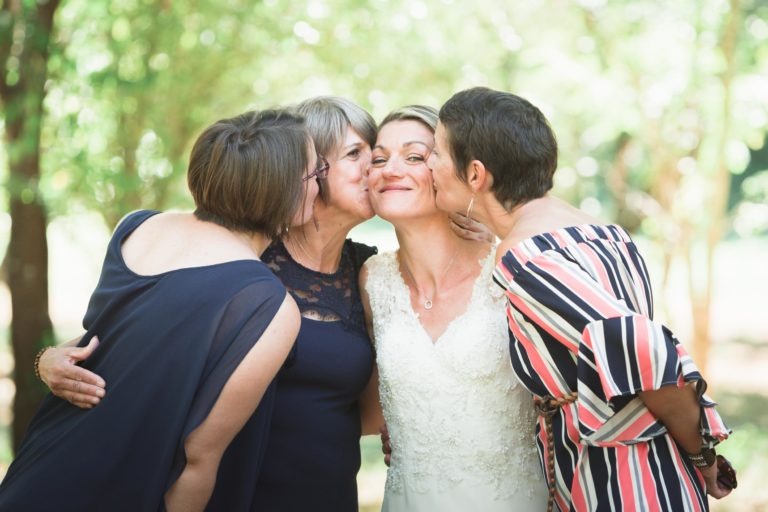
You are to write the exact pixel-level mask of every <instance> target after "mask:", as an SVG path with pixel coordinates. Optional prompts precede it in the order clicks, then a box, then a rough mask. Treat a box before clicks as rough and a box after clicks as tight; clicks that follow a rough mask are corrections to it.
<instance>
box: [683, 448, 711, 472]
mask: <svg viewBox="0 0 768 512" xmlns="http://www.w3.org/2000/svg"><path fill="white" fill-rule="evenodd" d="M686 455H687V456H688V460H690V461H691V464H693V465H694V466H696V467H697V468H700V469H703V468H708V467H709V466H711V465H712V464H714V463H715V461H716V460H717V455H716V454H715V449H714V448H702V449H701V451H700V452H699V453H695V454H691V453H686Z"/></svg>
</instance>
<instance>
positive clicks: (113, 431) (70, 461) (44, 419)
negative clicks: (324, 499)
mask: <svg viewBox="0 0 768 512" xmlns="http://www.w3.org/2000/svg"><path fill="white" fill-rule="evenodd" d="M155 213H157V212H150V211H140V212H136V213H134V214H131V215H130V216H128V217H127V218H126V219H125V220H124V221H123V222H122V223H121V225H120V226H118V228H117V229H116V230H115V233H114V235H113V237H112V239H111V241H110V242H109V246H108V249H107V255H106V258H105V260H104V266H103V268H102V273H101V278H100V280H99V283H98V285H97V287H96V290H95V291H94V292H93V295H92V296H91V301H90V304H89V306H88V312H87V313H86V315H85V319H84V321H83V324H84V326H85V328H86V329H87V331H88V332H87V333H86V335H85V336H83V339H82V343H87V341H88V340H90V338H91V336H92V335H93V334H94V333H98V335H99V338H100V340H101V344H100V345H99V347H98V348H97V349H96V351H95V352H94V353H93V355H91V357H90V358H88V360H87V361H85V362H84V363H83V367H85V368H87V369H89V370H91V371H93V372H95V373H97V374H99V375H101V376H102V377H104V379H105V380H106V382H107V394H106V396H105V397H104V399H103V400H102V401H101V403H100V404H99V405H98V406H97V407H94V408H93V409H80V408H78V407H75V406H73V405H71V404H69V403H68V402H66V401H64V400H62V399H60V398H57V397H55V396H53V395H50V394H49V395H48V396H47V397H46V398H45V399H44V401H43V404H42V406H41V408H40V410H39V411H38V413H37V415H36V416H35V418H34V419H33V420H32V423H31V424H30V427H29V430H28V431H27V435H26V438H25V439H24V442H23V443H22V446H21V448H20V450H19V452H18V454H17V456H16V459H15V460H14V462H13V464H11V466H10V468H9V470H8V474H7V475H6V477H5V480H4V481H3V483H2V486H0V510H2V511H4V512H5V511H8V512H25V511H30V512H32V511H34V512H46V511H56V512H68V511H72V512H84V511H110V512H122V511H125V512H143V511H146V512H152V511H156V510H159V509H162V508H163V497H164V494H165V492H166V490H167V489H168V488H169V487H170V485H171V484H172V483H173V482H174V481H175V480H176V479H177V478H178V475H179V474H180V472H181V470H182V469H183V467H184V464H185V459H184V449H183V448H184V440H185V439H186V437H187V435H188V434H189V433H190V432H191V431H192V430H194V429H195V428H196V427H197V426H198V425H199V424H200V423H201V422H202V421H203V420H204V419H205V418H206V416H207V415H208V413H209V412H210V410H211V408H212V407H213V405H214V403H215V402H216V399H217V397H218V396H219V393H220V392H221V389H222V388H223V387H224V384H225V383H226V381H227V380H228V379H229V376H230V375H231V374H232V372H233V371H234V370H235V369H236V368H237V366H238V365H239V363H240V361H241V360H242V358H243V357H244V356H245V354H247V353H248V351H249V350H250V349H251V347H252V346H253V344H254V343H255V342H256V341H257V340H258V339H259V338H260V337H261V334H262V333H263V332H264V330H265V329H266V327H267V326H268V325H269V324H270V322H271V321H272V319H273V317H274V315H275V314H276V313H277V311H278V309H279V308H280V305H281V304H282V302H283V300H284V298H285V288H284V287H283V286H282V285H281V284H280V282H279V281H278V280H277V279H276V278H275V276H274V274H273V273H272V272H271V271H270V270H269V269H268V268H267V267H266V266H265V265H264V264H263V263H261V262H260V261H258V260H241V261H233V262H229V263H221V264H216V265H209V266H204V267H193V268H185V269H179V270H173V271H170V272H165V273H162V274H158V275H152V276H141V275H137V274H135V273H133V272H132V271H131V270H130V269H129V268H128V267H127V266H126V265H125V262H124V261H123V258H122V254H121V251H120V247H121V244H122V242H123V240H124V239H125V238H127V237H128V235H130V233H131V232H132V231H133V230H134V229H135V228H136V227H138V226H139V225H140V224H141V223H142V222H144V220H146V219H147V218H149V217H150V216H152V215H154V214H155ZM273 396H274V389H272V390H268V391H267V393H266V395H265V397H264V399H263V401H262V405H260V406H259V408H258V409H257V411H256V413H255V414H254V416H253V418H252V419H251V423H250V426H251V427H252V428H251V431H250V433H251V436H252V437H251V439H250V442H251V448H252V451H251V452H250V453H249V456H250V460H251V461H252V462H251V464H252V467H253V468H254V473H253V474H252V475H251V478H253V477H254V476H256V477H257V476H258V475H257V471H258V466H259V463H260V461H261V458H262V455H263V453H264V439H265V435H266V429H267V427H268V426H269V413H270V408H271V399H272V397H273ZM251 482H253V480H251ZM251 485H252V484H251Z"/></svg>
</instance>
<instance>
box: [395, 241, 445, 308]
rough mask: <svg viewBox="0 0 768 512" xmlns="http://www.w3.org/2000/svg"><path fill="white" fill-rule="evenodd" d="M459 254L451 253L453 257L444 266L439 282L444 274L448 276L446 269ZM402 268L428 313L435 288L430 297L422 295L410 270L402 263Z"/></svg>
mask: <svg viewBox="0 0 768 512" xmlns="http://www.w3.org/2000/svg"><path fill="white" fill-rule="evenodd" d="M458 253H459V251H458V250H456V252H454V253H453V256H451V261H449V262H448V265H446V266H445V270H443V273H442V274H441V275H440V279H439V281H442V280H443V279H444V278H445V276H446V274H448V269H449V268H451V265H453V261H454V260H455V259H456V255H457V254H458ZM403 268H404V269H405V272H406V273H407V274H408V277H409V278H410V279H411V282H412V283H413V286H414V287H415V288H416V293H418V294H419V298H421V297H424V303H423V304H422V306H423V307H424V309H426V310H427V311H429V310H430V309H432V306H433V305H434V303H433V302H432V297H434V296H435V293H436V292H437V287H435V291H434V292H433V293H432V297H428V296H427V294H426V293H422V291H421V289H420V288H419V284H418V283H417V282H416V279H414V277H413V274H412V273H411V269H410V268H408V265H406V264H405V262H404V261H403Z"/></svg>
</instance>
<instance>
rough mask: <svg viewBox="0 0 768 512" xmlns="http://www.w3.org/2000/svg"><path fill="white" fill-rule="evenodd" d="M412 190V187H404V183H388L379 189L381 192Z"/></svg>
mask: <svg viewBox="0 0 768 512" xmlns="http://www.w3.org/2000/svg"><path fill="white" fill-rule="evenodd" d="M408 190H411V188H410V187H404V186H402V185H388V186H386V187H382V188H380V189H379V193H384V192H405V191H408Z"/></svg>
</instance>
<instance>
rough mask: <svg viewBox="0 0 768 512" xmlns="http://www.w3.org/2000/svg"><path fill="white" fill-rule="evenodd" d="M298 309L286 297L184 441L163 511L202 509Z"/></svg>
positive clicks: (285, 347) (273, 370) (284, 352)
mask: <svg viewBox="0 0 768 512" xmlns="http://www.w3.org/2000/svg"><path fill="white" fill-rule="evenodd" d="M300 318H301V317H300V316H299V308H298V307H297V306H296V303H295V302H294V301H293V299H292V298H291V297H290V296H289V295H286V297H285V299H284V300H283V304H282V305H281V306H280V309H279V310H278V312H277V314H276V315H275V317H274V318H273V319H272V322H271V323H270V324H269V326H268V327H267V329H266V330H265V331H264V333H263V334H262V335H261V337H260V338H259V340H258V342H256V343H255V344H254V345H253V347H252V348H251V349H250V351H249V352H248V354H246V356H245V357H244V358H243V360H242V361H241V362H240V364H239V365H238V367H237V368H236V369H235V371H234V372H233V373H232V375H231V376H230V377H229V380H227V383H226V384H225V385H224V388H223V389H222V391H221V394H220V395H219V398H218V399H217V400H216V403H215V404H214V405H213V408H212V409H211V411H210V413H209V414H208V417H207V418H206V419H205V421H203V423H201V424H200V426H198V427H197V428H196V429H195V430H193V431H192V432H191V433H190V434H189V436H188V437H187V439H186V440H185V442H184V451H185V454H186V457H187V464H186V466H185V467H184V470H183V471H182V473H181V475H180V476H179V478H178V480H176V482H174V483H173V485H172V486H171V488H170V489H168V492H167V493H166V494H165V504H166V507H167V510H168V512H194V511H202V510H203V509H205V506H206V504H207V503H208V500H209V499H210V498H211V493H212V492H213V488H214V485H215V483H216V473H217V471H218V467H219V462H220V460H221V457H222V455H224V450H226V448H227V446H229V443H230V442H232V439H233V438H234V437H235V435H236V434H237V433H238V432H239V431H240V429H242V428H243V425H245V422H246V421H248V418H250V416H251V415H252V414H253V411H254V410H256V407H257V406H258V405H259V402H260V401H261V397H262V396H263V395H264V392H265V391H266V389H267V386H269V384H270V382H272V379H273V378H274V377H275V375H276V374H277V372H278V370H279V369H280V367H281V366H282V364H283V362H284V361H285V358H286V357H288V353H289V352H290V350H291V347H292V346H293V343H294V341H295V340H296V335H297V334H298V332H299V325H300V322H301V320H300Z"/></svg>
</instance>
